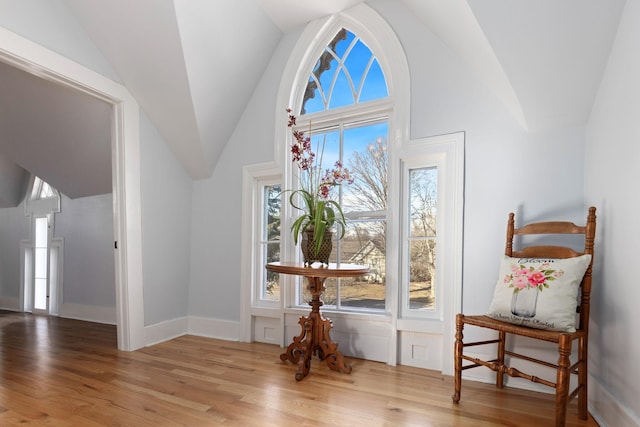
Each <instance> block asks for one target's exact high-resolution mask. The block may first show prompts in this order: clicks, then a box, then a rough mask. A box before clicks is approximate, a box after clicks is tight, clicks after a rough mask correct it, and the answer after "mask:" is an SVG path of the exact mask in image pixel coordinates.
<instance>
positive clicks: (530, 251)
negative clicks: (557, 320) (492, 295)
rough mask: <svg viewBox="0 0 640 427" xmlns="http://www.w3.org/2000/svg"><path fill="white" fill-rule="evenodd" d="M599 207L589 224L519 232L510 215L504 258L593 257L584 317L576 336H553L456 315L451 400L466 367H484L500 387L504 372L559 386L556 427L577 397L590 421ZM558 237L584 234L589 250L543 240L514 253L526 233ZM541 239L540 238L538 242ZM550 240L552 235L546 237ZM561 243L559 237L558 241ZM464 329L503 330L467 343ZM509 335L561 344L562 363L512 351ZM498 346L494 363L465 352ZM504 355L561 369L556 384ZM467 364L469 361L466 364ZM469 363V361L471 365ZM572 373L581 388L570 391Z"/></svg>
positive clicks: (537, 226)
mask: <svg viewBox="0 0 640 427" xmlns="http://www.w3.org/2000/svg"><path fill="white" fill-rule="evenodd" d="M595 212H596V209H595V207H591V208H589V213H588V216H587V223H586V225H584V226H577V225H575V224H574V223H572V222H560V221H553V222H538V223H532V224H528V225H525V226H523V227H520V228H514V214H513V213H510V214H509V220H508V223H507V241H506V248H505V255H507V256H509V257H514V258H563V259H567V258H573V257H578V256H581V255H584V254H590V255H591V260H590V262H589V265H588V267H587V269H586V273H585V274H584V276H583V278H582V282H581V285H580V291H579V294H578V295H579V298H578V302H577V305H578V307H577V312H578V313H579V319H578V320H577V323H576V327H575V329H576V331H575V332H554V331H548V330H541V329H534V328H531V327H526V326H519V325H515V324H512V323H506V322H503V321H500V320H495V319H494V318H492V317H489V316H487V315H474V316H467V315H464V314H462V313H460V314H458V315H457V316H456V335H455V348H454V351H455V353H454V358H455V360H454V365H455V368H454V370H455V372H454V383H455V392H454V394H453V396H452V398H453V401H454V402H455V403H458V402H459V401H460V389H461V385H462V371H464V370H466V369H471V368H476V367H481V366H485V367H487V368H489V369H491V370H493V371H495V372H496V373H497V378H496V387H498V388H502V387H503V384H504V383H503V380H504V374H507V375H509V376H511V377H521V378H526V379H528V380H531V381H533V382H535V383H540V384H544V385H546V386H549V387H553V388H555V401H556V409H555V419H556V426H564V425H565V418H566V412H567V405H568V403H569V402H570V401H571V400H572V399H573V398H574V397H576V395H577V396H578V415H579V417H580V418H582V419H587V349H588V336H589V304H590V293H591V270H592V266H593V249H594V238H595V231H596V214H595ZM558 234H574V235H576V234H577V235H584V249H580V250H579V251H576V250H574V249H572V248H569V247H564V246H553V245H544V246H542V245H540V244H539V241H536V242H535V243H529V244H530V245H531V246H528V247H522V248H521V249H519V250H514V249H513V237H514V235H516V236H524V235H558ZM540 237H541V236H538V237H537V238H538V239H539V238H540ZM546 237H549V236H546ZM555 240H556V241H557V238H556V239H555ZM465 325H473V326H477V327H482V328H489V329H493V330H495V331H497V332H498V338H497V339H494V340H489V341H477V342H471V343H467V342H464V341H463V334H462V331H463V328H464V327H465ZM508 334H514V335H519V336H523V337H528V338H532V339H536V340H543V341H547V342H551V343H554V344H556V345H557V346H558V353H559V358H558V362H557V364H554V363H550V362H547V361H544V360H540V359H536V358H534V357H530V356H527V355H524V354H518V353H515V352H513V351H509V350H507V341H506V339H507V336H508ZM574 341H577V343H578V348H577V361H576V362H575V363H573V364H571V347H572V343H573V342H574ZM485 344H497V358H496V359H494V360H488V361H485V360H480V359H478V358H475V357H470V356H468V355H466V354H464V349H465V348H467V347H471V346H478V345H485ZM505 356H510V357H511V358H519V359H524V360H526V361H529V362H533V363H537V364H541V365H544V366H546V367H550V368H553V369H556V380H555V382H552V381H548V380H545V379H542V378H538V377H537V376H534V375H529V374H526V373H524V372H521V371H519V370H518V369H515V368H512V367H510V366H508V365H509V362H510V360H511V359H509V360H507V359H505ZM463 361H467V362H466V363H465V364H464V365H463ZM469 362H470V363H469ZM571 374H576V375H577V379H578V381H577V387H576V388H575V389H574V390H573V391H571V392H569V388H570V377H571Z"/></svg>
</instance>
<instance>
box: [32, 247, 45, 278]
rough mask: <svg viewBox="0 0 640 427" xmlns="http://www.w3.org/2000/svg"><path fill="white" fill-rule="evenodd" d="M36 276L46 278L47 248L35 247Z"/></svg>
mask: <svg viewBox="0 0 640 427" xmlns="http://www.w3.org/2000/svg"><path fill="white" fill-rule="evenodd" d="M35 264H36V271H35V274H36V277H38V278H44V279H46V278H47V248H46V247H44V248H36V262H35Z"/></svg>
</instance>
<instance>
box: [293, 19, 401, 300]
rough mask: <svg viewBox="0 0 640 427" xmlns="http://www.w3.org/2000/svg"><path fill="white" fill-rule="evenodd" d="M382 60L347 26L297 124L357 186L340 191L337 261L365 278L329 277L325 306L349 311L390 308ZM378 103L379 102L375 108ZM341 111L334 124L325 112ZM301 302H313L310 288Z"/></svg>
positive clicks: (328, 52)
mask: <svg viewBox="0 0 640 427" xmlns="http://www.w3.org/2000/svg"><path fill="white" fill-rule="evenodd" d="M388 95H389V92H388V88H387V84H386V79H385V77H384V73H383V72H382V69H381V67H380V64H379V62H378V59H377V58H376V56H375V55H374V53H373V52H372V51H371V50H370V49H369V47H367V45H366V44H365V43H364V42H363V41H362V40H361V39H360V38H359V37H358V36H357V35H356V34H354V33H353V32H351V31H349V30H347V29H344V28H343V29H341V30H340V31H338V33H337V34H336V35H335V36H334V37H333V39H332V40H331V42H330V43H329V44H328V45H327V47H326V48H325V49H324V51H323V53H322V54H321V55H320V58H318V60H317V62H316V65H315V67H314V69H313V71H312V72H311V73H310V75H309V78H308V81H307V86H306V90H305V92H304V96H303V102H302V108H301V111H300V114H301V116H300V117H299V119H298V125H300V126H301V127H302V128H304V126H305V124H306V123H309V127H310V128H309V131H310V135H311V143H312V147H313V148H314V149H316V151H317V152H318V153H319V155H320V156H321V157H322V166H323V167H325V168H327V167H330V166H332V165H333V164H335V162H336V161H340V162H341V163H342V164H343V165H344V166H345V167H347V168H348V169H349V170H350V171H351V172H352V177H353V178H354V183H353V184H351V185H346V186H340V187H339V191H338V194H337V195H336V196H337V200H336V201H337V202H338V203H340V205H341V206H342V208H343V211H344V213H345V217H346V218H347V220H348V222H347V228H346V230H345V234H344V238H343V239H342V240H339V241H337V242H334V250H333V252H332V254H331V258H330V260H329V261H330V262H341V263H356V264H366V265H368V266H369V267H370V269H371V274H369V275H368V276H367V277H364V278H343V279H329V280H327V281H326V282H325V288H326V290H325V292H324V293H323V301H324V305H325V306H331V307H332V308H334V309H337V310H340V309H346V310H361V309H365V310H385V308H386V256H387V245H386V230H387V186H388V181H387V167H388V156H387V140H388V137H389V114H390V112H391V109H392V105H391V104H390V103H389V104H388V105H387V104H384V103H383V104H382V107H381V104H380V101H381V100H388ZM371 101H378V103H373V102H371ZM337 109H341V111H342V113H341V114H339V115H335V116H334V117H333V118H331V119H327V118H326V116H323V115H322V114H321V113H322V112H324V111H326V110H337ZM298 295H299V298H298V301H297V302H298V304H300V305H303V304H305V301H307V300H308V299H309V298H310V295H309V292H308V290H307V289H306V286H301V288H300V292H298Z"/></svg>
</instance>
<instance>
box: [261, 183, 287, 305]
mask: <svg viewBox="0 0 640 427" xmlns="http://www.w3.org/2000/svg"><path fill="white" fill-rule="evenodd" d="M281 191H282V190H281V186H280V184H268V185H264V186H263V187H262V203H261V206H262V217H261V221H260V230H261V240H260V260H261V266H264V265H266V264H267V263H269V262H275V261H280V206H281V200H282V199H281V195H280V192H281ZM261 271H262V279H261V280H260V299H261V300H263V301H279V300H280V284H279V275H278V273H273V272H268V271H266V269H264V268H262V269H261Z"/></svg>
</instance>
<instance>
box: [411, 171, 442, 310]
mask: <svg viewBox="0 0 640 427" xmlns="http://www.w3.org/2000/svg"><path fill="white" fill-rule="evenodd" d="M407 212H408V218H407V225H408V227H409V230H408V239H407V247H406V253H407V254H408V255H409V256H408V261H409V263H408V268H409V287H408V289H407V291H408V292H409V294H408V295H407V301H408V302H409V309H433V308H434V306H435V292H434V290H435V269H436V237H437V236H436V218H437V212H438V170H437V168H436V167H426V168H417V169H411V170H410V171H409V206H408V207H407Z"/></svg>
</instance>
